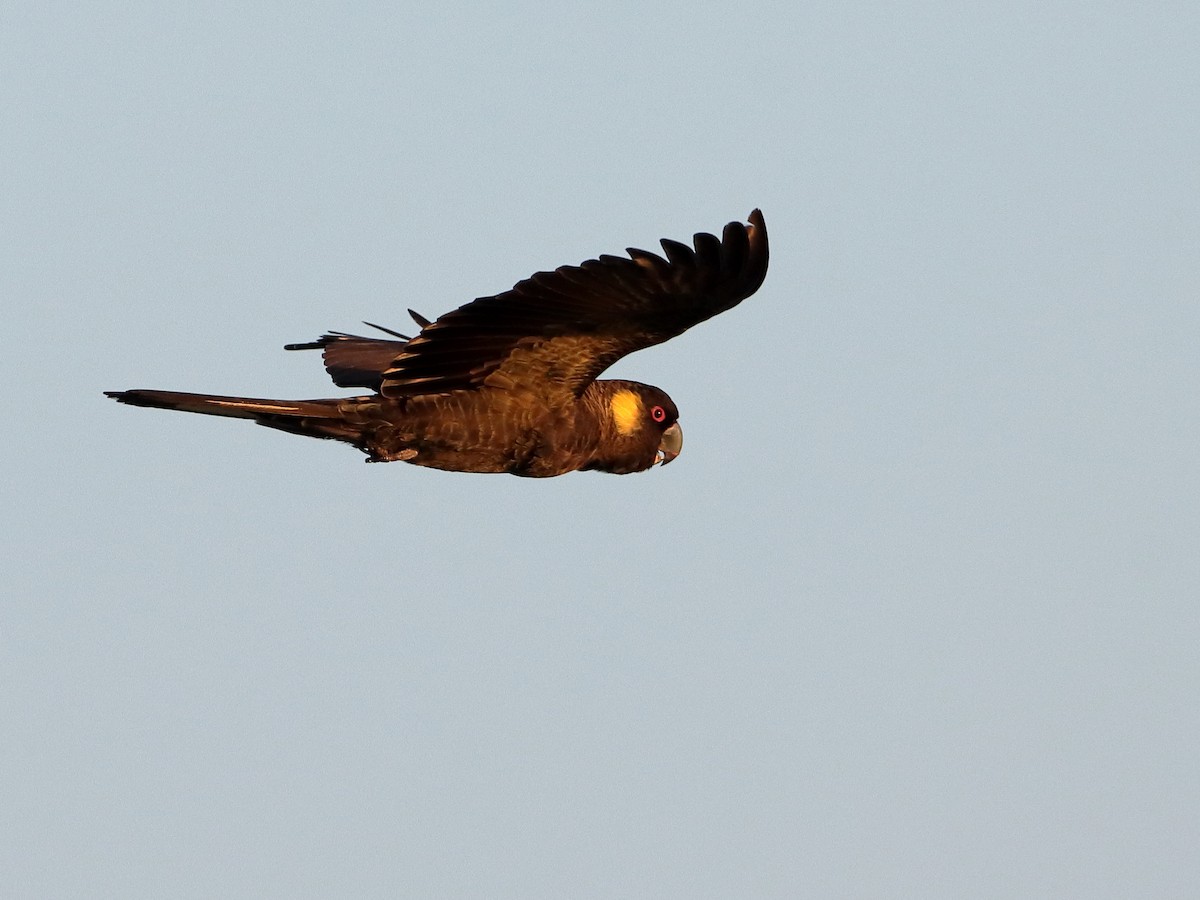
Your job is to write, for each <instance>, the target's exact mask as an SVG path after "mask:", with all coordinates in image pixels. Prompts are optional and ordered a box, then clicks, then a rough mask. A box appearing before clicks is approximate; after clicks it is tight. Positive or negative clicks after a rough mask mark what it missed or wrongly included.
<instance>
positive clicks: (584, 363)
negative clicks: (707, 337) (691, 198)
mask: <svg viewBox="0 0 1200 900" xmlns="http://www.w3.org/2000/svg"><path fill="white" fill-rule="evenodd" d="M661 243H662V247H663V251H664V252H665V254H666V258H665V259H664V258H662V257H659V256H657V255H655V254H653V253H647V252H646V251H644V250H635V249H630V250H629V251H628V252H629V257H628V258H626V257H621V256H601V257H600V258H599V259H593V260H589V261H588V262H585V263H583V264H581V265H578V266H564V267H562V268H560V269H556V270H555V271H553V272H539V273H538V274H536V275H534V276H532V277H531V278H527V279H526V280H524V281H521V282H519V283H518V284H517V285H515V286H514V287H513V289H512V290H510V291H505V292H504V293H503V294H497V295H496V296H494V297H481V298H479V299H478V300H474V301H472V302H470V303H468V304H466V305H465V306H461V307H459V308H458V309H456V310H454V311H452V312H449V313H446V314H445V315H444V316H442V317H440V318H439V319H437V321H435V322H431V323H429V324H428V325H426V326H425V327H424V328H422V330H421V333H420V334H418V335H417V336H416V337H415V338H413V339H412V340H411V341H409V342H408V343H407V344H404V345H403V347H402V349H401V350H400V353H399V354H398V355H397V356H396V357H395V359H394V360H393V361H392V363H391V365H390V367H388V368H385V369H384V370H383V372H382V378H381V381H380V387H379V391H380V393H382V394H383V395H384V396H386V397H401V396H411V395H415V394H434V393H443V392H446V391H456V390H471V389H476V388H479V387H481V386H484V385H487V386H490V387H497V388H504V389H509V390H529V391H533V392H536V393H540V394H544V395H550V396H553V395H565V394H566V393H572V394H575V395H578V394H579V393H580V392H582V391H583V389H584V388H585V387H587V385H588V384H589V383H590V382H591V381H592V380H593V379H595V378H596V376H598V375H599V374H600V373H601V372H603V371H604V370H605V369H606V368H608V367H609V366H610V365H612V364H613V363H614V362H616V360H618V359H620V358H621V357H622V356H625V355H626V354H628V353H632V352H634V351H635V350H641V349H642V348H643V347H649V346H652V345H654V344H658V343H661V342H662V341H665V340H667V339H669V338H672V337H674V336H675V335H677V334H681V333H682V332H684V331H686V330H687V329H688V328H691V327H692V326H693V325H695V324H697V323H699V322H703V321H704V320H705V319H708V318H711V317H712V316H715V315H716V314H717V313H720V312H724V311H725V310H727V309H730V308H731V307H733V306H735V305H737V304H738V303H740V302H741V301H742V300H744V299H745V298H746V297H749V296H750V295H751V294H753V293H754V292H755V291H756V290H758V288H759V286H760V285H761V284H762V282H763V279H764V278H765V277H766V274H767V229H766V225H765V224H764V223H763V217H762V213H761V212H759V211H758V210H757V209H756V210H754V212H752V213H751V214H750V217H749V224H748V225H747V224H743V223H741V222H730V223H729V224H728V225H726V226H725V230H724V233H723V234H722V236H721V237H720V238H717V237H715V236H714V235H711V234H703V233H701V234H697V235H696V236H695V239H694V242H693V243H694V248H695V249H693V248H692V247H688V246H687V245H686V244H681V243H678V242H677V241H671V240H663V241H662V242H661ZM381 343H382V342H381ZM389 343H390V342H389Z"/></svg>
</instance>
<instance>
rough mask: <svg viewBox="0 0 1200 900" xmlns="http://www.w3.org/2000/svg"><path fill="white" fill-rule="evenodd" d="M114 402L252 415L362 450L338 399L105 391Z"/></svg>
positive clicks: (358, 432) (358, 428) (355, 426)
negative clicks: (259, 397) (283, 398)
mask: <svg viewBox="0 0 1200 900" xmlns="http://www.w3.org/2000/svg"><path fill="white" fill-rule="evenodd" d="M104 394H105V396H106V397H112V398H113V399H114V400H116V401H117V402H118V403H128V404H129V405H130V406H148V407H151V408H154V409H178V410H182V411H183V412H193V413H202V414H203V415H207V416H230V417H232V418H235V419H253V420H254V421H255V422H257V423H258V424H259V425H265V426H267V427H268V428H276V429H278V430H280V431H286V432H289V433H291V434H301V435H305V436H306V437H315V438H327V439H328V438H332V439H333V440H338V441H345V442H347V443H349V444H354V445H355V446H356V447H358V448H359V449H361V450H363V451H364V452H365V451H366V447H365V446H364V444H363V428H362V425H361V424H359V423H355V422H348V421H346V419H345V418H344V416H343V414H342V411H341V409H340V405H341V402H340V401H338V400H260V399H256V398H252V397H219V396H216V395H213V394H187V393H183V392H181V391H145V390H136V391H105V392H104Z"/></svg>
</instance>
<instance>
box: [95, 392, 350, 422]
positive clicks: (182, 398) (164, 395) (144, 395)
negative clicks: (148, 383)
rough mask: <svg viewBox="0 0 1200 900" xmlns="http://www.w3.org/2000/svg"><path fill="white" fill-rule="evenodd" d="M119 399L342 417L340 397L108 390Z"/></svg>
mask: <svg viewBox="0 0 1200 900" xmlns="http://www.w3.org/2000/svg"><path fill="white" fill-rule="evenodd" d="M104 396H106V397H112V398H113V399H114V400H116V401H117V402H118V403H128V404H129V405H130V406H148V407H152V408H154V409H178V410H182V411H183V412H194V413H203V414H204V415H209V416H232V417H234V418H237V419H257V418H258V417H260V416H262V415H275V416H296V417H304V416H313V417H316V418H333V419H336V418H339V413H338V408H337V401H336V400H258V399H254V398H251V397H219V396H216V395H214V394H187V393H183V392H181V391H145V390H135V391H105V392H104Z"/></svg>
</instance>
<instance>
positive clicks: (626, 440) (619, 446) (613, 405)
mask: <svg viewBox="0 0 1200 900" xmlns="http://www.w3.org/2000/svg"><path fill="white" fill-rule="evenodd" d="M593 385H594V386H595V387H598V388H601V391H600V396H599V397H598V400H599V407H600V418H601V428H600V434H601V437H600V441H599V446H598V447H597V448H596V453H595V456H594V458H593V463H592V465H590V466H589V468H593V469H599V470H601V471H603V472H615V473H619V474H624V473H627V472H640V471H642V470H643V469H649V468H650V467H651V466H653V465H655V464H656V463H661V464H662V465H664V466H665V465H666V464H667V463H669V462H670V461H671V460H673V459H674V458H675V457H677V456H678V455H679V453H680V451H681V450H683V431H682V429H680V427H679V409H678V408H677V407H676V406H675V401H674V400H672V399H671V398H670V397H669V396H667V393H666V391H663V390H660V389H659V388H656V387H653V386H651V385H648V384H640V383H638V382H636V381H603V382H594V383H593Z"/></svg>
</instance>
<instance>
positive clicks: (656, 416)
mask: <svg viewBox="0 0 1200 900" xmlns="http://www.w3.org/2000/svg"><path fill="white" fill-rule="evenodd" d="M650 418H652V419H653V420H654V421H655V422H665V421H666V420H667V411H666V410H665V409H663V408H662V407H661V406H656V407H654V409H652V410H650Z"/></svg>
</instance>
